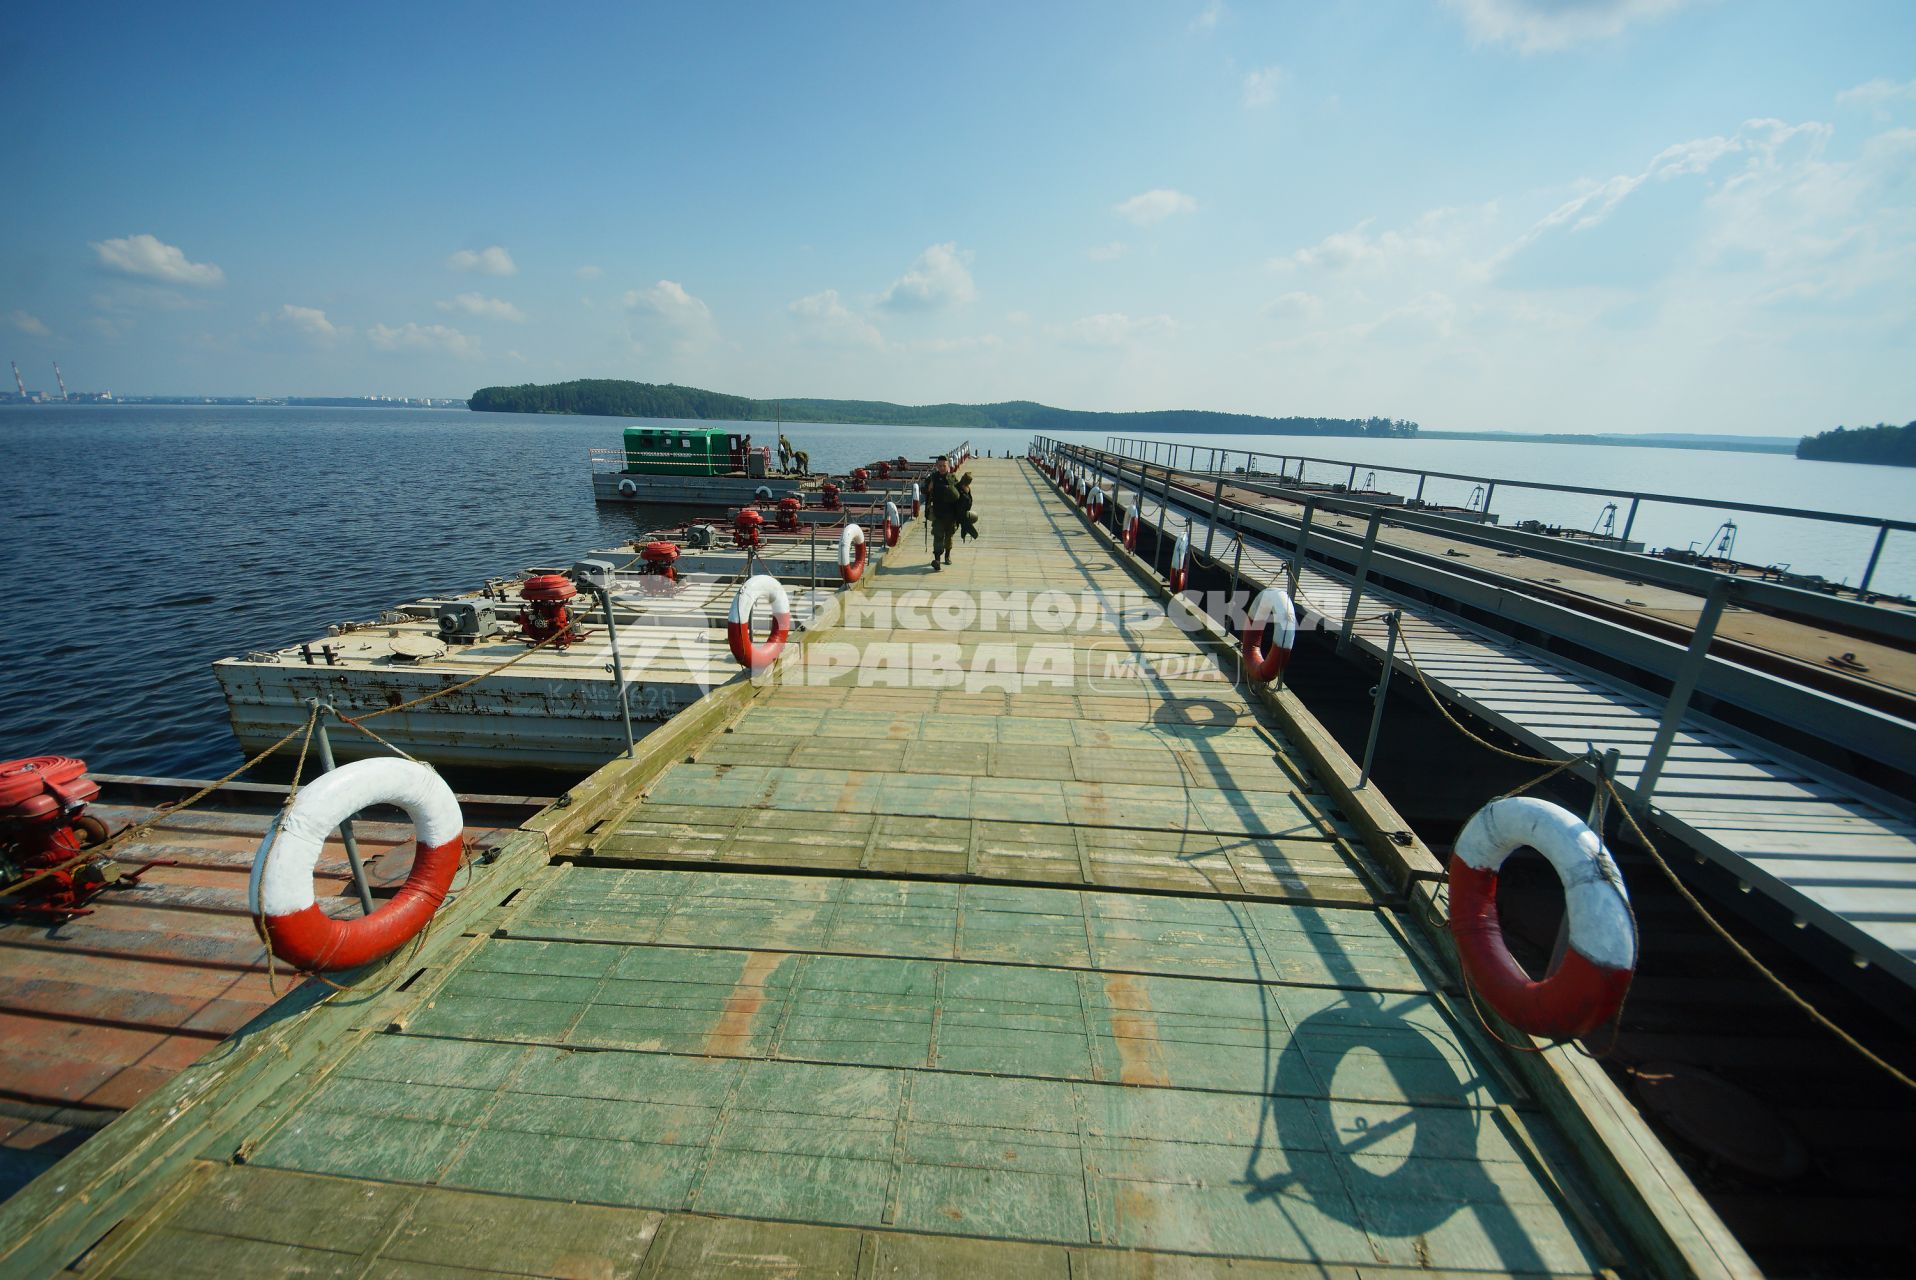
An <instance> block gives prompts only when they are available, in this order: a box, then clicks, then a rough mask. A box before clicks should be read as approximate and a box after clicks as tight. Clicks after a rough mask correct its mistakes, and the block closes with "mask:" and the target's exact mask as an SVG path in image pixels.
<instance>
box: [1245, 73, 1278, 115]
mask: <svg viewBox="0 0 1916 1280" xmlns="http://www.w3.org/2000/svg"><path fill="white" fill-rule="evenodd" d="M1283 79H1284V69H1283V68H1282V67H1261V68H1259V69H1258V70H1256V71H1252V72H1249V73H1248V74H1246V75H1245V77H1244V105H1245V106H1247V107H1268V106H1270V105H1271V104H1272V103H1273V102H1276V101H1277V86H1278V84H1279V83H1280V82H1281V81H1282V80H1283Z"/></svg>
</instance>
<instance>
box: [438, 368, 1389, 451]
mask: <svg viewBox="0 0 1916 1280" xmlns="http://www.w3.org/2000/svg"><path fill="white" fill-rule="evenodd" d="M467 406H468V407H469V408H471V409H474V410H477V411H481V412H487V413H560V414H595V415H603V416H607V417H618V418H695V419H696V418H719V419H727V420H731V421H740V422H771V421H774V420H778V419H782V420H783V421H786V422H832V423H849V424H852V425H873V426H905V427H950V428H954V429H957V430H967V429H971V428H983V427H1003V428H1009V429H1012V430H1020V431H1109V432H1113V433H1115V434H1125V433H1129V432H1139V433H1150V432H1168V431H1203V432H1211V433H1217V434H1264V435H1318V436H1373V437H1377V436H1392V437H1406V436H1414V435H1416V434H1417V424H1416V423H1415V422H1410V421H1408V420H1406V419H1402V418H1382V417H1372V418H1308V417H1285V418H1269V417H1262V416H1260V415H1257V414H1249V413H1215V412H1212V411H1210V410H1205V409H1156V410H1144V411H1140V412H1136V413H1098V412H1091V411H1086V410H1078V409H1057V408H1053V407H1052V406H1050V405H1043V404H1037V403H1035V402H1033V401H1030V400H1010V401H1005V402H1003V403H999V404H929V405H903V404H891V403H889V402H887V401H883V400H809V399H799V400H751V399H747V398H746V397H744V396H730V395H725V394H723V393H722V392H717V391H702V390H700V389H698V388H696V387H680V386H675V385H672V384H670V383H651V382H627V381H622V380H619V379H612V378H592V379H584V380H580V381H576V382H558V383H548V384H536V383H527V384H525V385H523V386H516V387H481V388H480V389H479V390H477V391H475V392H473V393H472V396H471V397H470V398H469V400H468V401H467Z"/></svg>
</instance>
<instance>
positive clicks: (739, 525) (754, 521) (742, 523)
mask: <svg viewBox="0 0 1916 1280" xmlns="http://www.w3.org/2000/svg"><path fill="white" fill-rule="evenodd" d="M764 528H765V517H764V516H762V515H760V514H759V513H758V512H756V511H754V510H752V509H751V508H750V507H747V508H745V510H743V511H741V512H739V513H738V514H737V515H735V516H733V517H732V537H733V538H735V539H736V540H737V541H738V545H739V546H741V547H753V548H756V547H760V546H763V545H764V535H763V533H762V532H761V531H762V530H763V529H764Z"/></svg>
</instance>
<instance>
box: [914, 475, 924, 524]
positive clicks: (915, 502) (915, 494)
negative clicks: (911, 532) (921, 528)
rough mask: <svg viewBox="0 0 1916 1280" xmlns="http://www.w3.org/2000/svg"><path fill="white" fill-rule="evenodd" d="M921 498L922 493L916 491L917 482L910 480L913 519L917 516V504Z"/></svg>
mask: <svg viewBox="0 0 1916 1280" xmlns="http://www.w3.org/2000/svg"><path fill="white" fill-rule="evenodd" d="M922 499H923V495H922V494H920V493H919V492H918V482H917V481H916V480H914V481H912V482H911V518H912V519H914V520H916V519H917V518H918V504H919V503H920V501H922Z"/></svg>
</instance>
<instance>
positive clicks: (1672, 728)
mask: <svg viewBox="0 0 1916 1280" xmlns="http://www.w3.org/2000/svg"><path fill="white" fill-rule="evenodd" d="M1729 598H1730V580H1729V579H1728V578H1719V579H1717V581H1716V582H1715V583H1714V584H1713V585H1712V586H1711V587H1710V594H1709V595H1707V596H1705V597H1704V599H1703V612H1702V613H1700V614H1698V615H1697V620H1696V631H1695V633H1694V634H1692V635H1691V637H1690V647H1689V649H1688V650H1687V651H1685V653H1684V655H1683V661H1682V662H1681V663H1679V664H1678V665H1677V673H1676V679H1675V680H1674V681H1673V682H1672V683H1671V685H1670V697H1669V700H1668V701H1666V702H1665V703H1664V704H1663V719H1662V720H1661V721H1659V722H1658V723H1657V736H1656V737H1655V739H1653V740H1652V741H1651V743H1650V754H1649V756H1648V757H1647V758H1645V760H1644V762H1643V772H1642V773H1641V774H1639V775H1638V777H1637V785H1636V792H1637V795H1636V806H1637V808H1638V810H1639V811H1648V809H1649V808H1650V797H1651V796H1652V795H1654V794H1656V789H1657V779H1658V777H1660V776H1661V775H1662V773H1663V765H1664V762H1665V761H1666V760H1668V759H1669V757H1670V746H1671V744H1672V743H1674V742H1675V741H1676V736H1677V730H1678V729H1679V728H1681V727H1682V724H1683V716H1684V713H1685V712H1687V711H1688V710H1689V709H1690V697H1691V695H1692V694H1694V693H1695V692H1696V686H1697V682H1698V681H1699V680H1701V679H1702V678H1703V668H1704V666H1705V665H1706V664H1707V663H1708V662H1709V660H1710V640H1711V639H1712V637H1714V636H1715V635H1716V624H1717V623H1718V622H1720V621H1721V620H1722V618H1723V606H1724V605H1725V604H1727V603H1728V602H1729Z"/></svg>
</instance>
